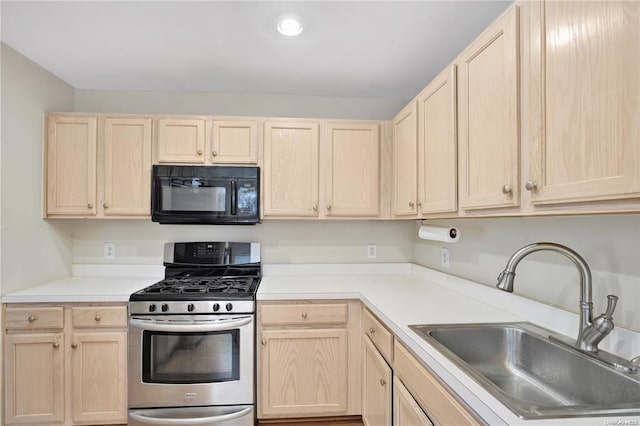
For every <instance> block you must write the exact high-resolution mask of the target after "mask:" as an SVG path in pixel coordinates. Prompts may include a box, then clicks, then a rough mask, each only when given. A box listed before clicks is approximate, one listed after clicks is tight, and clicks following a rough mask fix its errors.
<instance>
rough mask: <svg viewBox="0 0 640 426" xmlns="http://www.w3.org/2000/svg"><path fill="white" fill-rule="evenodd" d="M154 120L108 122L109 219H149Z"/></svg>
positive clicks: (106, 174) (106, 180)
mask: <svg viewBox="0 0 640 426" xmlns="http://www.w3.org/2000/svg"><path fill="white" fill-rule="evenodd" d="M150 194H151V119H150V118H109V117H107V118H106V119H105V120H104V202H103V203H102V209H103V212H104V215H105V216H111V215H117V216H135V215H140V216H149V214H150V203H151V201H150V200H151V195H150Z"/></svg>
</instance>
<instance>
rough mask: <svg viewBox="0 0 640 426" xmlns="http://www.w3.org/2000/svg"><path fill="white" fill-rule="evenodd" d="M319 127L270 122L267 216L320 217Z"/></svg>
mask: <svg viewBox="0 0 640 426" xmlns="http://www.w3.org/2000/svg"><path fill="white" fill-rule="evenodd" d="M318 140H319V135H318V124H317V123H309V122H288V123H284V122H267V123H265V131H264V192H263V194H264V216H265V217H266V216H318V185H319V183H318V167H319V165H318V162H319V151H318V149H319V142H318Z"/></svg>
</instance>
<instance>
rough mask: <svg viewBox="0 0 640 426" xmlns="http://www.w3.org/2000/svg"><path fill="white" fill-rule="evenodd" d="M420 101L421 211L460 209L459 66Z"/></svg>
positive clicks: (428, 89) (429, 88) (434, 83)
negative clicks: (458, 142) (457, 117)
mask: <svg viewBox="0 0 640 426" xmlns="http://www.w3.org/2000/svg"><path fill="white" fill-rule="evenodd" d="M417 99H418V142H419V143H418V163H419V164H418V208H419V210H420V214H421V215H422V216H423V217H424V216H425V215H428V214H433V213H450V212H455V211H456V210H457V208H458V207H457V192H458V186H457V172H458V168H457V159H458V154H457V149H458V146H457V129H456V124H457V121H456V116H457V114H456V67H455V65H451V66H449V67H448V68H447V69H446V70H445V71H444V72H443V73H442V74H440V75H439V76H438V77H436V78H435V79H434V80H433V81H432V82H431V83H430V84H429V85H428V86H427V87H426V88H425V89H424V90H423V91H422V92H421V93H420V94H419V95H418V97H417Z"/></svg>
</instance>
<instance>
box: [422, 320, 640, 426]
mask: <svg viewBox="0 0 640 426" xmlns="http://www.w3.org/2000/svg"><path fill="white" fill-rule="evenodd" d="M409 327H410V328H411V329H412V330H414V331H415V332H416V333H418V334H419V335H420V336H421V337H422V338H423V339H424V340H426V341H427V342H428V343H430V344H431V345H432V346H434V347H435V348H436V349H438V350H439V351H440V352H442V353H443V354H444V355H445V356H447V357H448V358H449V360H451V361H452V362H453V363H455V364H456V365H457V366H458V367H460V368H462V369H463V370H464V371H465V372H467V373H468V374H469V375H470V376H471V377H473V378H474V379H475V380H476V381H477V382H478V383H480V385H482V386H483V387H484V388H485V389H486V390H487V391H488V392H489V393H491V394H492V395H493V396H495V397H496V398H497V399H498V400H500V401H501V402H502V403H503V404H504V405H506V406H507V407H509V409H511V410H512V411H513V412H514V413H516V414H517V415H518V416H520V417H521V418H523V419H540V418H560V417H580V416H610V415H634V414H635V415H639V414H640V377H639V376H640V374H639V373H638V372H635V373H627V372H622V371H619V370H617V369H615V368H613V367H610V366H608V365H605V364H604V363H601V362H600V361H598V360H596V359H594V358H592V357H589V356H587V355H585V354H583V353H580V352H578V351H575V350H573V349H570V348H567V347H565V346H563V345H560V344H558V343H556V342H554V341H552V340H550V339H549V336H550V335H553V333H552V332H550V331H549V330H546V329H543V328H540V327H537V326H535V325H533V324H530V323H502V324H446V325H412V326H409ZM555 336H557V335H555Z"/></svg>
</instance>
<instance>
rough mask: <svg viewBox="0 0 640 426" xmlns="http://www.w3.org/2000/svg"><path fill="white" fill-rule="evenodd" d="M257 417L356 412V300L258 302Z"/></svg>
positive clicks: (357, 358) (357, 393) (358, 410)
mask: <svg viewBox="0 0 640 426" xmlns="http://www.w3.org/2000/svg"><path fill="white" fill-rule="evenodd" d="M257 321H258V345H257V355H258V369H257V370H258V374H257V381H258V392H257V395H258V418H259V419H276V418H293V417H296V418H297V417H300V418H301V417H328V416H349V415H358V414H360V375H359V374H358V372H357V371H358V370H359V365H360V363H359V360H360V339H359V337H360V336H359V330H360V302H359V301H339V302H331V301H274V302H267V301H265V302H259V303H258V311H257Z"/></svg>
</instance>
